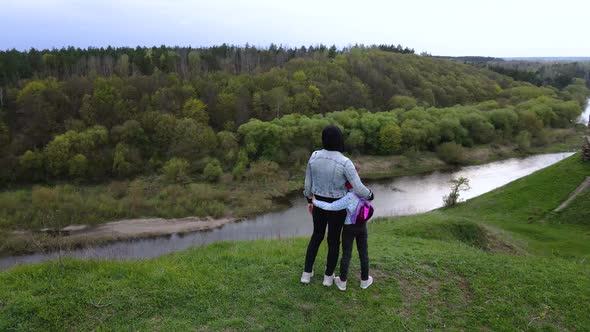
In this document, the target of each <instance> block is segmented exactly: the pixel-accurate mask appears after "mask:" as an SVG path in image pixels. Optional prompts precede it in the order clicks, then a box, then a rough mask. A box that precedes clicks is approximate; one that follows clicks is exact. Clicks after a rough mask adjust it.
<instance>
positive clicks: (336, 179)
mask: <svg viewBox="0 0 590 332" xmlns="http://www.w3.org/2000/svg"><path fill="white" fill-rule="evenodd" d="M346 181H348V182H350V184H351V185H352V191H353V192H354V193H355V194H357V195H358V196H359V197H362V198H369V197H370V196H371V195H372V194H371V191H370V190H369V189H367V187H365V185H364V184H363V183H362V182H361V179H360V178H359V175H358V173H357V172H356V168H355V167H354V164H353V163H352V161H350V159H348V158H347V157H345V156H344V155H343V154H342V153H340V152H338V151H328V150H318V151H315V152H314V153H312V154H311V157H310V158H309V162H308V163H307V170H306V172H305V189H304V190H303V195H305V197H307V199H308V201H309V202H311V197H312V195H319V196H323V197H329V198H341V197H344V196H345V195H346V194H347V193H348V189H347V188H346V185H345V184H346Z"/></svg>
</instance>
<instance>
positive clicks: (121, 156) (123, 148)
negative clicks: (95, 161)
mask: <svg viewBox="0 0 590 332" xmlns="http://www.w3.org/2000/svg"><path fill="white" fill-rule="evenodd" d="M142 167H143V163H142V160H141V156H140V154H139V151H137V149H135V148H132V147H130V146H128V145H126V144H124V143H119V144H117V146H116V147H115V152H114V155H113V173H115V174H116V175H118V176H122V177H124V176H130V175H133V174H136V173H138V172H139V171H141V169H142Z"/></svg>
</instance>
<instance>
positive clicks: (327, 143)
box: [322, 125, 344, 152]
mask: <svg viewBox="0 0 590 332" xmlns="http://www.w3.org/2000/svg"><path fill="white" fill-rule="evenodd" d="M322 145H323V146H324V149H326V150H329V151H339V152H344V135H342V131H340V128H338V127H336V126H333V125H329V126H327V127H326V128H324V130H323V131H322Z"/></svg>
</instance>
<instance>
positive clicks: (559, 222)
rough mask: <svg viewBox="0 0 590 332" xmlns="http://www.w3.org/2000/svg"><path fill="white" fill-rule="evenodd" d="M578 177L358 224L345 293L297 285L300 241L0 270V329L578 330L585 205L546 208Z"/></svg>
mask: <svg viewBox="0 0 590 332" xmlns="http://www.w3.org/2000/svg"><path fill="white" fill-rule="evenodd" d="M589 175H590V164H588V163H583V162H582V161H581V158H580V156H579V155H575V156H573V157H571V158H568V159H567V160H565V161H562V162H560V163H558V164H556V165H553V166H551V167H548V168H546V169H544V170H541V171H539V172H536V173H534V174H532V175H530V176H528V177H526V178H523V179H520V180H517V181H515V182H513V183H511V184H509V185H507V186H505V187H503V188H499V189H497V190H495V191H493V192H490V193H488V194H485V195H483V196H480V197H478V198H475V199H473V200H470V201H468V202H466V203H462V204H460V205H459V206H458V207H456V208H452V209H443V210H437V211H434V212H431V213H427V214H423V215H417V216H411V217H403V218H387V219H379V220H377V221H375V222H373V223H371V224H370V227H369V234H370V236H369V244H370V245H369V250H370V258H371V263H370V264H371V271H372V272H371V273H372V275H373V276H374V277H375V280H376V282H375V284H374V285H373V286H371V287H370V288H369V289H367V290H361V289H360V288H358V286H357V283H358V281H359V280H358V261H357V260H355V259H353V264H352V267H351V269H352V271H351V273H352V277H351V278H350V286H349V289H348V290H347V291H346V292H339V291H338V290H337V289H336V288H335V287H332V288H325V287H323V286H321V280H320V278H319V277H318V276H316V277H314V278H313V279H312V283H311V284H310V285H300V284H299V282H298V279H299V274H300V272H301V267H302V264H303V256H304V251H305V246H306V243H307V240H306V239H302V238H300V239H288V240H272V241H250V242H221V243H215V244H212V245H209V246H205V247H198V248H192V249H189V250H186V251H183V252H180V253H176V254H172V255H167V256H164V257H160V258H156V259H150V260H145V261H135V262H116V261H77V260H69V259H68V260H64V261H62V262H60V263H44V264H40V265H32V266H22V267H17V268H14V269H12V270H10V271H7V272H2V273H0V330H3V331H4V330H95V329H98V330H101V329H105V330H167V331H168V330H197V331H209V330H227V331H232V330H320V329H329V330H363V331H366V330H390V331H403V330H408V331H413V330H431V329H434V330H469V331H473V330H486V331H507V330H530V331H563V330H572V331H574V330H576V331H582V330H587V329H588V328H589V327H590V316H589V315H588V308H589V307H590V277H589V276H590V264H589V262H588V259H587V257H588V255H589V254H590V229H589V228H588V225H587V222H582V221H583V220H586V219H583V218H585V216H587V214H585V213H586V212H584V209H583V207H584V206H589V203H590V202H589V201H588V200H589V199H590V195H588V194H587V192H586V193H583V194H581V195H579V196H578V197H577V198H576V199H575V200H574V202H572V204H570V205H569V206H568V207H567V208H566V209H565V210H563V211H561V212H560V213H553V212H551V211H553V209H554V208H555V207H557V206H558V205H559V204H560V203H561V202H562V201H563V200H565V199H566V198H567V196H568V195H569V193H570V192H572V191H573V190H574V189H575V188H576V187H577V186H578V184H579V183H580V182H581V181H582V180H583V179H584V178H586V177H587V176H589ZM323 249H325V248H323ZM324 255H325V251H322V252H320V254H319V256H318V258H319V259H318V261H317V263H316V266H315V270H316V271H321V270H322V266H323V259H322V258H323V257H325V256H324Z"/></svg>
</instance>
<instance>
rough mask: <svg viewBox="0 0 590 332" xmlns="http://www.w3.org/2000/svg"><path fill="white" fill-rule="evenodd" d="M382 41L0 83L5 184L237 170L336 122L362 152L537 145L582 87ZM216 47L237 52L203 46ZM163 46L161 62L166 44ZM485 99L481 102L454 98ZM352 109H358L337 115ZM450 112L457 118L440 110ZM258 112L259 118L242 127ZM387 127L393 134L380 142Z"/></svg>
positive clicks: (286, 161) (579, 99)
mask: <svg viewBox="0 0 590 332" xmlns="http://www.w3.org/2000/svg"><path fill="white" fill-rule="evenodd" d="M388 47H389V46H377V47H370V48H367V47H356V48H351V49H345V50H335V52H336V53H331V51H330V48H327V49H324V50H323V51H315V50H314V51H313V52H312V53H310V55H308V56H304V57H299V58H297V57H295V58H292V59H291V60H288V61H286V62H285V63H284V64H282V65H274V66H272V67H269V68H266V69H268V70H266V69H265V68H263V67H260V66H258V65H257V66H256V67H255V68H254V69H253V71H252V73H245V72H241V73H240V71H232V70H231V69H228V68H232V66H229V67H228V68H225V69H219V70H213V71H212V70H211V68H209V65H208V64H207V65H203V63H206V62H207V61H208V60H204V59H206V58H207V56H206V55H202V54H200V53H199V52H200V51H195V52H197V55H198V56H195V57H193V60H195V59H197V60H198V61H197V60H195V61H196V62H195V63H197V64H198V65H195V66H194V67H191V66H190V65H189V67H188V73H184V72H182V71H181V70H179V68H180V67H179V66H178V62H175V66H169V67H166V66H165V65H163V64H166V63H167V62H166V61H164V60H165V59H164V60H162V61H160V60H158V61H159V62H152V63H151V65H154V64H158V65H159V66H162V68H160V67H158V66H155V65H154V68H153V72H152V73H151V74H142V73H141V72H136V71H135V69H131V68H132V67H133V66H135V65H136V62H123V63H126V64H127V65H122V66H118V67H117V65H116V63H117V61H118V60H120V59H121V58H125V57H124V54H121V55H120V57H119V58H117V61H115V65H114V67H113V72H109V73H108V74H105V73H98V72H96V71H95V70H90V72H88V73H87V74H84V75H79V74H72V75H71V76H68V75H66V76H64V77H66V78H64V79H57V78H55V77H53V76H50V77H44V75H41V73H40V72H36V74H35V76H36V77H35V78H33V79H28V80H22V79H20V80H18V81H17V82H16V83H14V84H11V85H8V86H5V87H3V88H2V91H0V181H1V182H2V183H5V184H6V183H15V182H32V181H33V182H34V181H54V180H60V179H78V180H90V181H100V180H104V179H108V178H127V177H133V176H135V175H139V174H154V173H164V174H166V176H167V177H168V178H170V179H183V178H186V177H187V175H188V174H192V175H196V176H199V177H203V178H206V179H209V180H215V179H217V178H218V177H219V176H220V175H221V174H222V173H232V174H233V175H234V177H235V178H240V177H241V176H242V175H243V174H244V173H245V172H246V171H249V170H251V164H252V163H253V162H256V161H257V160H261V159H262V160H267V161H272V162H275V163H278V164H283V165H295V164H297V163H299V162H301V160H303V159H305V158H306V157H305V158H304V156H306V155H307V157H308V156H309V153H310V152H311V150H312V149H313V148H316V147H318V146H319V141H318V138H319V135H320V132H321V128H322V127H323V126H324V125H325V124H327V123H338V124H340V125H342V126H343V127H344V128H345V131H346V133H347V137H348V138H347V143H348V145H349V148H350V149H351V151H357V152H360V153H382V154H393V153H403V152H404V151H409V150H423V149H428V150H436V149H437V148H438V146H439V145H440V144H442V143H445V142H455V143H456V144H458V145H463V146H469V145H472V144H479V143H486V142H489V141H496V140H509V139H512V138H514V137H516V136H517V135H519V134H520V133H521V132H525V131H526V132H528V135H529V136H526V135H527V134H522V135H524V136H522V137H525V138H526V137H528V139H529V140H530V141H531V142H533V143H535V142H537V141H539V142H540V141H542V140H543V135H545V134H544V133H543V130H542V129H543V128H547V127H565V126H568V125H570V124H571V123H572V119H574V118H575V116H576V115H577V114H579V111H580V107H581V105H582V104H583V103H584V101H585V98H586V96H587V95H588V90H587V89H586V88H585V87H584V84H583V81H576V82H574V83H573V84H571V85H569V86H568V87H566V88H564V89H562V90H557V89H555V88H538V87H535V86H532V85H528V84H525V83H519V82H515V81H514V80H512V79H511V78H509V77H506V76H503V75H500V74H497V73H494V72H492V71H489V70H485V69H478V68H475V67H473V66H469V65H464V64H461V63H457V62H453V61H448V60H439V59H434V58H432V57H424V56H417V55H414V54H412V52H410V51H404V49H403V48H401V47H400V48H401V50H399V52H397V51H396V52H390V51H384V50H382V49H381V48H388ZM395 48H396V49H397V47H395ZM220 49H225V50H226V51H227V50H233V51H232V52H234V51H236V50H237V48H232V47H227V46H222V47H219V48H211V49H207V50H209V51H211V52H214V51H213V50H215V52H217V51H219V50H220ZM271 49H273V47H272V46H271V48H269V50H265V51H263V52H262V54H267V53H268V52H270V50H271ZM117 50H121V49H117ZM145 50H151V49H145ZM242 51H245V49H242ZM242 51H240V52H242ZM307 51H308V52H309V49H307ZM88 52H90V51H88ZM167 52H168V53H161V54H160V58H162V55H164V54H171V53H169V52H173V53H174V52H175V51H174V50H173V49H168V50H167ZM191 52H192V51H191ZM228 52H229V51H228ZM265 52H266V53H265ZM272 52H275V53H276V52H277V51H276V50H274V51H272ZM279 53H280V52H279ZM403 53H406V54H403ZM408 53H409V54H408ZM175 54H176V53H175ZM193 54H194V53H193ZM189 55H190V52H189ZM155 58H157V56H154V57H152V59H155ZM164 58H166V57H164ZM189 58H190V57H189ZM189 58H187V59H189ZM230 58H231V57H230ZM230 58H227V57H226V58H225V59H230ZM177 60H178V59H176V60H175V61H177ZM189 60H190V59H189ZM275 60H276V58H275ZM101 61H102V60H101ZM188 63H189V64H190V63H191V62H190V61H189V62H188ZM264 63H266V62H264ZM269 66H270V65H269ZM174 68H176V69H174ZM205 68H207V70H205ZM37 75H38V76H37ZM57 76H58V77H59V75H57ZM482 102H485V103H484V104H480V106H478V107H479V108H478V107H476V108H473V109H471V108H466V109H462V108H455V107H453V106H454V105H457V104H478V103H482ZM523 102H530V103H531V104H524V105H525V106H526V107H525V106H522V105H521V104H522V103H523ZM481 105H488V106H481ZM449 107H450V108H449ZM481 107H483V108H481ZM350 108H352V109H356V110H359V111H354V112H351V111H346V112H339V111H342V110H346V109H350ZM459 109H461V111H459ZM363 110H365V111H363ZM390 110H395V111H394V112H389V111H390ZM401 110H405V111H401ZM406 111H407V112H406ZM471 111H473V116H479V117H480V118H481V119H479V118H478V120H477V121H475V120H474V119H472V120H473V121H474V122H475V123H477V124H476V125H475V124H471V122H469V120H466V119H464V118H465V117H467V116H468V113H470V112H471ZM449 112H450V113H449ZM478 112H479V113H478ZM353 113H355V114H358V115H357V116H355V115H354V114H353ZM406 113H408V114H406ZM447 113H449V114H451V115H453V114H454V115H453V116H454V117H453V116H451V115H449V116H446V115H445V116H444V117H441V116H440V115H441V114H447ZM324 114H325V116H324ZM492 115H493V116H492ZM348 117H350V118H355V117H356V118H358V119H357V120H358V121H357V120H350V121H349V120H346V119H347V118H348ZM253 118H254V119H257V120H260V121H256V120H253V121H250V122H248V121H249V120H250V119H253ZM273 119H275V120H273ZM498 119H501V120H498ZM443 120H444V121H443ZM480 120H481V121H480ZM502 121H503V122H502ZM527 121H530V122H531V123H533V124H532V125H524V124H523V123H525V122H527ZM501 123H505V124H501ZM386 124H387V125H390V126H389V127H387V130H385V129H384V131H383V132H381V129H382V127H383V126H384V125H386ZM394 125H395V126H394ZM396 126H397V127H396ZM471 126H475V127H474V128H478V129H470V128H471ZM492 127H493V130H492V131H490V130H489V129H490V128H492ZM486 128H487V129H486ZM398 129H399V135H398V134H397V131H398ZM449 132H452V134H451V133H449ZM276 135H280V136H278V137H277V136H276ZM289 135H291V136H289ZM400 135H401V136H400ZM478 135H484V136H485V137H486V138H482V137H479V136H478ZM382 136H383V137H384V138H383V139H386V138H385V137H401V139H400V140H399V142H398V143H399V144H398V143H395V144H394V143H392V142H389V143H387V142H385V141H380V140H381V137H382ZM311 137H313V138H314V140H313V141H310V138H311ZM396 140H397V138H396ZM525 141H526V140H525ZM395 142H397V141H395ZM524 145H525V146H526V144H524ZM380 146H382V147H381V148H379V147H380ZM290 158H291V159H290ZM293 158H296V160H293ZM266 166H268V165H266ZM260 167H262V166H260ZM273 167H274V166H273ZM271 168H272V167H271Z"/></svg>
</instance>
